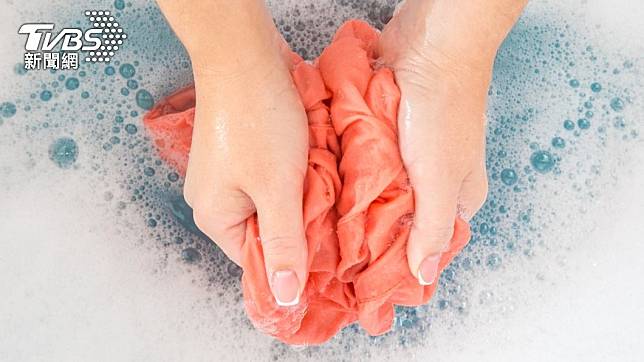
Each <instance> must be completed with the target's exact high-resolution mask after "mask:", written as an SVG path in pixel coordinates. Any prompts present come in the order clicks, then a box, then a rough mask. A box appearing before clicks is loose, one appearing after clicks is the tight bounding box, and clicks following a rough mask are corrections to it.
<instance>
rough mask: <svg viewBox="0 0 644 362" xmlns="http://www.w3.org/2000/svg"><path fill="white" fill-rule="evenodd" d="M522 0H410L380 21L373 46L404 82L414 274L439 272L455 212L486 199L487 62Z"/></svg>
mask: <svg viewBox="0 0 644 362" xmlns="http://www.w3.org/2000/svg"><path fill="white" fill-rule="evenodd" d="M523 5H525V1H521V0H518V1H517V0H514V1H513V0H494V1H490V2H487V1H486V2H471V1H466V0H458V1H446V0H434V1H431V0H407V1H406V2H404V3H403V4H402V5H401V6H400V7H399V8H398V9H397V13H396V15H395V16H394V18H393V19H392V20H391V22H390V23H389V24H388V25H387V26H386V27H385V29H384V31H383V34H382V37H381V42H380V56H381V58H382V59H383V61H384V62H385V64H386V65H388V66H390V67H391V68H392V69H393V70H394V73H395V75H396V82H397V84H398V86H399V87H400V90H401V95H402V97H401V102H400V110H399V114H398V130H399V140H400V150H401V156H402V159H403V162H404V164H405V167H406V169H407V172H408V174H409V178H410V181H411V183H412V186H413V187H414V199H415V217H414V224H413V228H412V231H411V234H410V237H409V242H408V245H407V257H408V262H409V268H410V270H411V272H412V274H413V275H415V276H417V278H418V280H419V282H420V283H421V284H424V285H428V284H432V283H433V282H434V281H435V280H436V278H437V273H438V272H437V269H438V262H439V260H440V255H441V252H443V251H444V250H445V249H446V248H447V247H448V245H449V242H450V240H451V238H452V235H453V232H454V220H455V218H456V217H457V216H460V217H462V218H463V219H465V220H469V219H470V218H471V217H472V216H473V215H474V214H475V213H476V212H477V211H478V210H479V209H480V208H481V206H482V205H483V203H484V202H485V198H486V195H487V189H488V183H487V175H486V169H485V123H486V121H485V111H486V99H487V91H488V87H489V83H490V79H491V75H492V65H493V61H494V56H495V54H496V51H497V49H498V47H499V46H500V44H501V41H502V40H503V38H505V36H506V35H507V32H508V31H509V30H510V27H511V26H512V25H513V24H514V22H515V21H516V19H517V17H518V15H519V13H520V11H521V9H522V7H523Z"/></svg>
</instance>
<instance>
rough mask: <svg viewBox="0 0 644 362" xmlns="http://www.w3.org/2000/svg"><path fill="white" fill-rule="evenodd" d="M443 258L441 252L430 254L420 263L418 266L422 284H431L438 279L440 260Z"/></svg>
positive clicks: (419, 279) (419, 278) (419, 280)
mask: <svg viewBox="0 0 644 362" xmlns="http://www.w3.org/2000/svg"><path fill="white" fill-rule="evenodd" d="M440 260H441V254H440V253H439V254H434V255H430V256H428V257H426V258H425V260H423V262H422V263H420V267H419V268H418V282H419V283H420V285H431V284H433V283H434V282H435V281H436V277H437V276H438V262H440Z"/></svg>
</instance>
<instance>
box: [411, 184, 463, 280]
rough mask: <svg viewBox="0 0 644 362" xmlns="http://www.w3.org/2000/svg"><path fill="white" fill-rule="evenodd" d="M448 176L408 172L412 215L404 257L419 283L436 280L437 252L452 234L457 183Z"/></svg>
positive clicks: (445, 245)
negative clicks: (411, 188)
mask: <svg viewBox="0 0 644 362" xmlns="http://www.w3.org/2000/svg"><path fill="white" fill-rule="evenodd" d="M414 176H416V177H414ZM450 179H451V178H450V177H445V175H439V174H438V172H437V173H435V174H434V175H432V176H425V177H418V175H414V173H413V172H410V181H411V183H412V185H413V186H414V204H415V206H414V207H415V215H414V224H413V226H412V229H411V232H410V235H409V241H408V243H407V261H408V263H409V268H410V270H411V273H412V275H414V276H416V277H417V278H418V282H419V283H420V284H422V285H430V284H432V283H434V282H435V281H436V278H437V276H438V263H439V261H440V258H441V254H442V253H443V252H444V251H445V250H446V249H447V248H448V247H449V242H450V240H451V239H452V236H453V234H454V219H455V218H456V212H457V206H456V204H457V198H458V191H459V186H460V185H459V182H454V181H452V180H450Z"/></svg>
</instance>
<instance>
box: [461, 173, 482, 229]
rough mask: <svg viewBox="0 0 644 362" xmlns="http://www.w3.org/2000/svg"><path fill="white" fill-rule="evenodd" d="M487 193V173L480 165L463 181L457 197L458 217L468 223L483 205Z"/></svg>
mask: <svg viewBox="0 0 644 362" xmlns="http://www.w3.org/2000/svg"><path fill="white" fill-rule="evenodd" d="M487 192H488V180H487V172H486V170H485V166H483V165H481V167H476V168H475V169H474V170H473V171H472V172H471V173H470V174H469V175H467V177H465V179H464V180H463V184H462V185H461V191H460V193H459V196H458V214H459V216H460V217H461V218H462V219H463V220H465V221H470V220H471V219H472V218H473V217H474V215H475V214H476V213H477V212H478V211H479V210H480V209H481V207H482V206H483V204H484V203H485V199H486V198H487Z"/></svg>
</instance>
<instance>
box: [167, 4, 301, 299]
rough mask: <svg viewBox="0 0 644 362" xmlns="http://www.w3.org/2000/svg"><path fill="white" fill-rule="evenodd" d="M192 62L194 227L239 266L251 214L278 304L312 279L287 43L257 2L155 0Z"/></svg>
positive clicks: (189, 196) (297, 107) (189, 189)
mask: <svg viewBox="0 0 644 362" xmlns="http://www.w3.org/2000/svg"><path fill="white" fill-rule="evenodd" d="M159 4H160V5H161V8H162V10H163V12H164V14H165V15H166V17H167V19H168V21H169V22H170V23H171V24H172V26H173V29H174V30H175V32H176V33H177V35H178V36H179V38H180V39H181V40H182V42H183V44H184V45H185V47H186V49H187V50H188V53H189V54H190V58H191V61H192V66H193V71H194V77H195V90H196V97H197V99H196V107H195V120H194V128H193V134H192V146H191V151H190V157H189V161H188V168H187V173H186V181H185V186H184V196H185V199H186V201H187V202H188V204H189V205H190V206H191V207H192V208H193V211H194V214H193V215H194V220H195V223H196V225H197V226H198V227H199V229H201V230H202V231H203V232H204V233H205V234H206V235H208V236H209V237H210V238H211V239H212V240H214V241H215V242H216V243H217V245H219V247H220V248H221V249H222V250H223V251H224V253H226V255H228V257H229V258H230V259H232V260H233V261H234V262H235V263H237V264H240V256H241V246H242V243H243V241H244V238H245V234H246V219H248V218H249V217H251V216H252V215H253V214H254V213H255V212H256V213H257V217H258V223H259V230H260V239H261V243H262V249H263V255H264V264H265V266H266V272H267V274H266V275H267V276H268V278H269V280H268V281H269V285H270V286H271V290H272V292H273V295H274V296H275V299H276V301H277V303H278V304H280V305H293V304H297V302H298V300H299V296H300V294H301V292H302V290H303V289H304V286H305V285H304V283H305V282H306V280H307V279H308V275H307V273H308V271H307V244H306V239H305V234H304V225H303V224H304V220H303V215H302V199H303V185H304V176H305V173H306V169H307V165H308V122H307V117H306V114H305V112H304V107H303V106H302V104H301V102H300V98H299V95H298V92H297V89H296V88H295V85H294V84H293V82H292V79H291V76H290V72H289V66H290V64H289V59H290V57H289V56H287V54H286V53H285V52H284V50H285V49H286V44H285V43H284V40H283V39H282V38H281V36H280V35H279V33H278V31H277V29H276V28H275V26H274V24H273V22H272V19H271V17H270V14H269V13H268V10H267V9H266V8H265V5H264V3H263V2H262V1H257V0H246V1H233V2H230V1H217V5H214V4H213V3H212V2H211V1H210V0H207V1H206V0H200V1H192V0H190V1H187V0H180V1H179V0H159Z"/></svg>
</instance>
